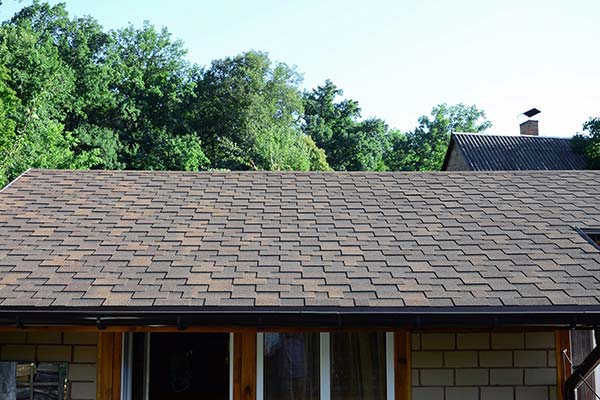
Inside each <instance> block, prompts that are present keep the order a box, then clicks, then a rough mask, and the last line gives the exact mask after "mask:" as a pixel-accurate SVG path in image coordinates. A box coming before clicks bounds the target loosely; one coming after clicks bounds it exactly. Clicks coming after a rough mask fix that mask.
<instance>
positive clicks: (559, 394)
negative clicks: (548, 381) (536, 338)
mask: <svg viewBox="0 0 600 400" xmlns="http://www.w3.org/2000/svg"><path fill="white" fill-rule="evenodd" d="M554 339H555V343H556V385H557V387H556V398H557V400H563V399H564V397H565V381H566V380H567V379H568V378H569V376H571V364H569V362H568V361H567V360H565V359H564V357H563V350H564V349H566V350H567V355H568V356H569V358H570V359H572V356H571V334H570V332H569V331H568V330H557V331H554Z"/></svg>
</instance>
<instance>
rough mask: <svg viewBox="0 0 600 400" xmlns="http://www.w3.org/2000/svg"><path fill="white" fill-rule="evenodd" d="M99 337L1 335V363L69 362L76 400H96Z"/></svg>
mask: <svg viewBox="0 0 600 400" xmlns="http://www.w3.org/2000/svg"><path fill="white" fill-rule="evenodd" d="M97 343H98V335H97V334H96V333H93V332H51V331H48V332H28V333H25V332H0V360H1V361H66V362H68V363H69V382H70V384H71V398H72V399H73V400H90V399H95V398H96V357H97V354H96V352H97V347H96V346H97Z"/></svg>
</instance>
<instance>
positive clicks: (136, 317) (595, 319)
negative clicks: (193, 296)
mask: <svg viewBox="0 0 600 400" xmlns="http://www.w3.org/2000/svg"><path fill="white" fill-rule="evenodd" d="M598 325H600V305H589V306H578V305H575V306H482V307H479V306H459V307H405V308H402V307H356V308H354V307H345V308H344V307H324V306H323V307H318V306H315V307H227V306H225V307H218V306H212V307H202V306H198V307H185V306H183V307H163V306H157V307H153V306H145V307H38V308H36V307H13V308H8V307H0V326H12V327H17V328H20V329H26V328H27V327H35V326H92V327H93V326H96V327H97V328H98V329H105V328H106V327H108V326H112V327H122V328H127V327H129V329H132V328H134V327H155V326H176V327H178V328H180V329H185V327H188V326H207V327H208V326H210V327H219V326H220V327H227V326H240V327H241V326H245V327H260V328H265V329H266V328H269V327H297V328H352V327H367V326H370V327H408V328H411V329H417V330H418V329H428V328H443V327H446V328H455V329H461V328H463V329H464V328H482V329H496V328H510V327H546V328H564V329H566V328H575V327H594V326H598Z"/></svg>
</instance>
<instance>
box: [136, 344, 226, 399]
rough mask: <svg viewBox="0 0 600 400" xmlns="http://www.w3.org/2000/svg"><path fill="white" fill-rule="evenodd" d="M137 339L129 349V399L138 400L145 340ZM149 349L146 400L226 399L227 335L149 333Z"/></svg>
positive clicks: (142, 388)
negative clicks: (130, 397)
mask: <svg viewBox="0 0 600 400" xmlns="http://www.w3.org/2000/svg"><path fill="white" fill-rule="evenodd" d="M134 338H135V337H134ZM137 339H138V340H135V339H134V343H133V349H132V350H133V354H134V356H133V360H132V361H133V362H132V369H133V374H132V398H133V399H136V400H138V399H139V400H141V399H143V393H144V391H145V390H144V386H145V384H146V383H145V379H144V373H143V371H144V361H143V360H144V359H145V351H144V350H145V349H144V348H145V347H146V346H145V343H144V342H145V340H146V337H145V336H144V337H142V336H138V338H137ZM149 350H150V351H149V353H150V360H149V363H148V364H146V365H149V371H148V375H147V376H148V383H147V388H148V399H149V400H192V399H193V400H197V399H203V400H228V398H229V335H228V334H226V333H152V334H151V335H150V346H149Z"/></svg>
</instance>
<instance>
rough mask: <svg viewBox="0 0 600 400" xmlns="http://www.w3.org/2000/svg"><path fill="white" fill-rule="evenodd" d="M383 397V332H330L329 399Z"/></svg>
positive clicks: (384, 372)
mask: <svg viewBox="0 0 600 400" xmlns="http://www.w3.org/2000/svg"><path fill="white" fill-rule="evenodd" d="M353 399H363V400H385V399H386V350H385V334H384V333H381V332H371V333H346V332H344V333H333V334H331V400H353Z"/></svg>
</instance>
